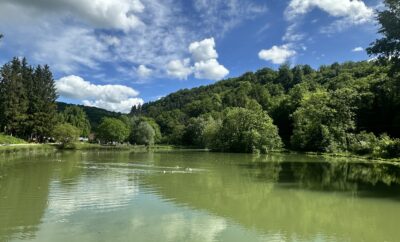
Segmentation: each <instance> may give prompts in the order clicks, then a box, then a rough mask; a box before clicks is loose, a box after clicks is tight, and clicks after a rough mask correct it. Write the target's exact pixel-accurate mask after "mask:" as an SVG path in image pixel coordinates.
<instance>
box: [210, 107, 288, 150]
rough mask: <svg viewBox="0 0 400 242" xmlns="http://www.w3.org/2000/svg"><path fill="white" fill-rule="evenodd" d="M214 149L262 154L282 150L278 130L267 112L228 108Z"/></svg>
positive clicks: (217, 134) (217, 133)
mask: <svg viewBox="0 0 400 242" xmlns="http://www.w3.org/2000/svg"><path fill="white" fill-rule="evenodd" d="M215 136H216V137H215V141H214V142H215V143H214V147H210V148H211V149H214V150H219V151H231V152H245V153H252V152H262V153H267V152H268V151H271V150H274V149H277V148H281V146H282V141H281V139H280V137H279V135H278V128H277V127H276V126H275V125H274V124H273V123H272V119H271V118H270V117H269V116H268V114H267V113H266V112H263V111H254V110H248V109H245V108H228V109H227V110H225V112H224V117H223V119H222V125H221V126H220V128H219V130H218V131H217V132H216V134H215Z"/></svg>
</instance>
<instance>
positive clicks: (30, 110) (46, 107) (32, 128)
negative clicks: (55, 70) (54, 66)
mask: <svg viewBox="0 0 400 242" xmlns="http://www.w3.org/2000/svg"><path fill="white" fill-rule="evenodd" d="M0 94H1V95H0V99H1V100H0V125H1V130H3V131H4V132H5V133H6V134H10V135H15V136H18V137H21V138H25V139H31V140H32V139H35V140H39V141H43V140H44V139H45V138H46V137H49V136H50V133H51V131H52V129H53V127H54V125H55V121H56V119H55V117H56V105H55V100H56V99H57V97H58V96H57V93H56V88H55V83H54V80H53V76H52V73H51V71H50V68H49V67H48V66H47V65H46V66H44V67H42V66H37V67H36V68H33V67H32V66H29V65H28V64H27V61H26V59H22V60H20V59H18V58H14V59H13V60H12V61H11V62H10V63H7V64H5V65H4V66H3V67H2V68H1V77H0Z"/></svg>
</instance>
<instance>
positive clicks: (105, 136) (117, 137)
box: [97, 118, 130, 143]
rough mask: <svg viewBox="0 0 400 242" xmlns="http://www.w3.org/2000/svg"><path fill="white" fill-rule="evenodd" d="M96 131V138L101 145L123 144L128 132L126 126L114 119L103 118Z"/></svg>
mask: <svg viewBox="0 0 400 242" xmlns="http://www.w3.org/2000/svg"><path fill="white" fill-rule="evenodd" d="M97 130H98V131H97V138H99V139H100V140H101V141H102V142H103V143H110V142H119V143H121V142H124V141H125V140H126V139H127V138H128V137H129V132H130V130H129V128H128V127H127V125H126V124H125V123H124V122H122V121H121V120H119V119H116V118H104V119H103V120H102V122H101V124H100V125H99V126H98V128H97Z"/></svg>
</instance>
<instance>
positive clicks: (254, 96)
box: [132, 61, 400, 150]
mask: <svg viewBox="0 0 400 242" xmlns="http://www.w3.org/2000/svg"><path fill="white" fill-rule="evenodd" d="M388 68H389V67H388V66H385V65H383V66H381V65H378V64H377V63H374V62H366V61H364V62H346V63H343V64H338V63H334V64H332V65H329V66H321V67H320V68H319V69H318V70H314V69H312V68H311V67H310V66H308V65H298V66H295V67H293V68H291V67H289V66H287V65H283V66H281V67H280V68H279V70H273V69H269V68H264V69H261V70H258V71H256V72H255V73H253V72H248V73H245V74H244V75H242V76H240V77H237V78H231V79H227V80H223V81H219V82H216V83H215V84H212V85H208V86H201V87H197V88H193V89H184V90H180V91H178V92H175V93H172V94H170V95H168V96H166V97H164V98H162V99H160V100H158V101H155V102H150V103H146V104H144V105H143V106H142V107H141V109H136V110H133V111H132V114H140V113H141V114H144V115H146V116H148V117H151V118H154V119H155V120H156V121H157V123H158V124H159V125H160V127H161V132H162V133H163V135H164V136H165V141H166V142H168V143H180V144H196V141H195V140H194V137H196V134H193V133H190V132H191V131H190V130H189V129H190V128H191V127H193V125H194V124H195V123H196V122H197V121H199V119H203V120H204V119H206V118H207V117H212V118H213V119H223V116H224V113H223V112H224V110H226V109H227V108H232V107H241V108H245V109H249V110H259V109H260V110H263V111H265V112H266V113H267V114H268V115H269V116H270V117H271V118H272V120H273V123H274V124H275V125H276V126H277V127H278V128H279V135H280V136H281V138H282V139H283V141H284V143H285V144H286V146H287V147H292V148H293V147H294V146H296V145H294V144H293V142H294V140H293V139H295V138H296V137H293V136H294V133H295V132H297V133H296V134H297V135H300V133H301V132H305V130H304V129H308V128H310V129H314V130H313V132H314V135H315V136H318V135H319V136H321V137H322V136H324V135H327V136H330V138H329V139H333V140H336V141H337V142H339V141H338V140H340V139H342V138H343V137H336V136H340V135H342V133H341V132H343V134H344V133H360V132H363V131H365V132H372V133H374V134H375V135H381V134H383V133H386V134H388V135H389V136H391V137H400V112H398V110H400V109H399V108H400V98H399V96H400V95H399V90H400V88H399V85H398V81H396V80H397V78H393V77H388V75H387V74H386V73H388V71H387V70H388ZM319 111H320V112H323V113H318V112H319ZM316 119H319V120H316ZM305 122H309V124H306V123H305ZM313 122H314V123H313ZM314 124H315V125H314ZM304 125H306V126H304ZM313 125H314V126H315V127H314V126H313ZM317 126H318V127H317ZM299 132H300V133H299ZM321 132H322V133H321ZM324 132H325V133H324ZM328 133H329V134H328ZM295 136H296V135H295ZM300 136H301V135H300ZM331 136H332V137H331ZM321 137H308V138H309V139H310V142H314V141H315V140H314V141H312V140H313V139H320V138H321ZM303 138H305V137H303ZM325 138H326V139H328V138H327V137H325ZM325 138H324V139H325ZM321 139H322V138H321ZM324 142H325V141H324ZM326 142H327V143H329V142H331V141H329V142H328V141H326ZM321 145H322V144H321ZM331 145H332V144H331ZM300 147H303V148H302V149H305V150H319V149H320V148H321V147H318V148H315V147H308V146H307V145H304V146H301V145H300ZM298 148H299V147H298Z"/></svg>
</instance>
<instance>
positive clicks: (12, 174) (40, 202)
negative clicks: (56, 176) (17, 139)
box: [0, 157, 51, 240]
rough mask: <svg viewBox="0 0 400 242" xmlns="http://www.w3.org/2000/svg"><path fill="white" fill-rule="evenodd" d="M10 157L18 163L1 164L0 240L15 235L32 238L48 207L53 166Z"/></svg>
mask: <svg viewBox="0 0 400 242" xmlns="http://www.w3.org/2000/svg"><path fill="white" fill-rule="evenodd" d="M7 159H8V161H10V162H13V163H14V164H15V165H13V166H11V167H10V165H9V164H8V163H7V164H6V163H4V164H2V166H1V167H0V240H2V239H4V240H8V239H10V238H12V237H13V235H15V234H21V235H23V237H24V238H26V239H31V238H34V236H35V233H36V232H37V231H38V226H39V224H40V223H41V220H42V217H43V214H44V213H45V210H46V208H47V197H48V195H49V183H50V180H51V165H49V164H39V163H28V164H26V163H23V162H22V161H21V159H19V157H7ZM4 160H5V158H4Z"/></svg>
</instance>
